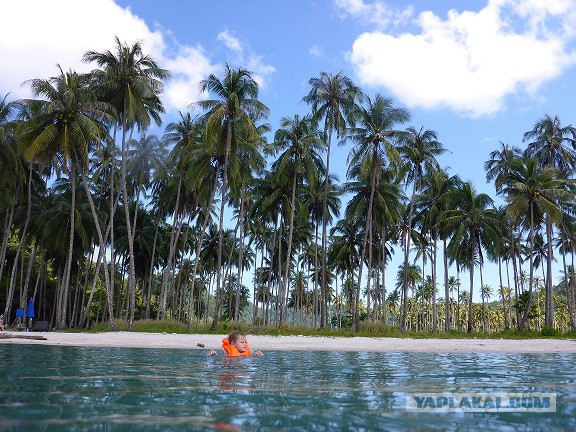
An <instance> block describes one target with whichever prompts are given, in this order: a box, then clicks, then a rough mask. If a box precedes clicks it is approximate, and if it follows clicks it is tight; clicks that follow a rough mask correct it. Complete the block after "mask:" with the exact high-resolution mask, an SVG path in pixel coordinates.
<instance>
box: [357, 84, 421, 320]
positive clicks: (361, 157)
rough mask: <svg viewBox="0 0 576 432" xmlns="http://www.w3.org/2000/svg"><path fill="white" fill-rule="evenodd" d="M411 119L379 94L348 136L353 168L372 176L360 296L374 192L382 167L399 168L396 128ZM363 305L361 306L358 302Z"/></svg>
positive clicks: (358, 288) (360, 279)
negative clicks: (352, 146) (351, 147)
mask: <svg viewBox="0 0 576 432" xmlns="http://www.w3.org/2000/svg"><path fill="white" fill-rule="evenodd" d="M409 119H410V114H409V113H408V111H407V110H405V109H403V108H396V107H394V102H393V101H392V100H391V99H387V98H384V97H383V96H382V95H380V94H377V95H376V96H375V98H374V99H371V98H367V106H366V107H365V108H362V109H361V110H360V111H359V113H358V119H357V122H356V124H357V126H356V127H353V128H351V129H349V131H348V134H347V137H348V138H349V139H351V140H352V141H353V142H354V144H355V146H354V148H353V149H352V152H351V153H350V156H349V162H350V168H349V172H350V169H352V170H353V169H354V167H360V170H362V171H367V172H368V173H369V177H370V196H369V198H368V207H367V209H366V227H365V230H364V240H363V243H362V254H361V259H360V270H359V274H358V278H359V283H358V287H357V290H358V295H357V298H359V293H360V285H361V283H362V269H363V263H364V258H365V256H366V245H367V242H368V236H369V230H370V229H371V227H372V211H373V206H374V193H375V190H376V188H377V187H378V185H379V182H380V175H381V173H382V168H384V167H386V166H389V165H390V166H398V165H399V164H400V155H399V153H398V150H397V148H396V144H397V143H398V142H399V140H400V139H401V137H402V136H403V135H404V134H405V132H403V131H400V130H397V129H395V127H396V125H397V124H402V123H405V122H407V121H408V120H409ZM358 305H359V303H358ZM359 317H360V315H359V309H358V308H356V310H355V313H354V324H355V327H356V331H359V330H360V320H359Z"/></svg>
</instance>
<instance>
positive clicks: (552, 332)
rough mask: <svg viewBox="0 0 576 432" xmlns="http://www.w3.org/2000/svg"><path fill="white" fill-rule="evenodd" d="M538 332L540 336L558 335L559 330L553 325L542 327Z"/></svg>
mask: <svg viewBox="0 0 576 432" xmlns="http://www.w3.org/2000/svg"><path fill="white" fill-rule="evenodd" d="M540 334H541V335H542V336H560V332H559V331H558V330H556V329H555V328H554V327H542V330H541V331H540Z"/></svg>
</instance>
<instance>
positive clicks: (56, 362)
mask: <svg viewBox="0 0 576 432" xmlns="http://www.w3.org/2000/svg"><path fill="white" fill-rule="evenodd" d="M264 354H265V355H264V357H253V358H223V357H208V356H207V351H201V350H168V349H124V348H84V347H83V348H74V347H50V346H36V345H0V366H1V367H0V431H59V430H67V431H184V430H187V431H188V430H228V431H252V430H281V429H285V430H295V431H312V430H317V431H345V430H349V431H373V430H386V431H387V430H390V431H404V430H410V431H428V430H438V431H443V430H452V431H467V430H478V429H480V428H482V429H485V430H502V431H516V430H522V431H546V432H549V431H556V430H558V431H564V430H576V420H575V418H576V371H575V370H574V366H575V365H576V355H573V354H546V355H541V354H419V353H366V352H360V353H350V352H333V353H328V352H319V351H312V352H304V351H297V352H273V351H269V352H265V353H264ZM415 392H553V393H556V394H557V411H556V412H555V413H415V412H407V411H406V409H405V408H406V394H407V393H408V394H410V393H415Z"/></svg>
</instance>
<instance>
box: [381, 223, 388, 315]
mask: <svg viewBox="0 0 576 432" xmlns="http://www.w3.org/2000/svg"><path fill="white" fill-rule="evenodd" d="M381 230H382V244H381V246H380V248H381V249H382V292H381V293H380V294H381V296H382V298H381V301H380V303H381V305H382V322H383V323H384V324H385V325H388V314H387V311H386V225H385V224H384V222H382V228H381Z"/></svg>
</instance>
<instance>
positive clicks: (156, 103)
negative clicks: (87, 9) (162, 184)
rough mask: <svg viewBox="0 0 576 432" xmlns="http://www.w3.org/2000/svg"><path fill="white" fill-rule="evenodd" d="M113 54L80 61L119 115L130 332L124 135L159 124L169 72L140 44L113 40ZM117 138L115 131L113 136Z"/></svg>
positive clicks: (133, 305) (133, 281)
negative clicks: (89, 68) (87, 64)
mask: <svg viewBox="0 0 576 432" xmlns="http://www.w3.org/2000/svg"><path fill="white" fill-rule="evenodd" d="M115 42H116V52H115V53H113V52H111V51H106V52H104V53H100V52H97V51H88V52H86V53H85V54H84V57H83V60H84V61H86V62H95V63H96V64H98V66H99V67H100V68H102V69H101V70H95V71H92V76H93V77H94V80H95V82H96V85H97V88H98V89H99V91H100V92H101V94H102V96H103V97H104V98H105V100H107V101H109V102H110V103H111V104H112V105H113V106H114V107H115V108H116V111H117V113H118V117H117V127H121V128H122V154H121V157H122V195H123V197H124V209H125V217H126V224H127V229H128V233H129V235H128V251H129V254H130V255H129V258H130V267H129V279H128V287H129V291H130V319H129V327H128V328H129V330H132V324H133V322H134V311H135V308H136V273H135V261H134V237H133V230H132V226H131V221H130V211H129V196H128V189H127V179H126V170H127V159H128V148H127V145H126V144H127V133H128V131H129V130H131V131H133V130H134V127H136V126H137V127H138V128H139V129H140V130H145V129H147V128H148V126H149V125H150V123H151V121H152V120H154V121H155V122H156V124H157V125H160V123H161V120H160V114H161V113H163V112H164V108H163V107H162V102H161V101H160V98H159V95H160V93H162V90H163V84H162V80H163V79H168V78H169V77H170V74H169V73H168V71H166V70H164V69H161V68H160V67H158V64H157V63H156V61H155V60H154V59H153V58H152V57H150V56H148V55H145V54H144V53H143V51H142V45H141V44H140V43H139V42H136V43H134V44H133V45H131V46H129V45H128V44H127V43H121V42H120V39H118V37H117V36H116V37H115ZM115 135H116V129H115V132H114V137H115Z"/></svg>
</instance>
